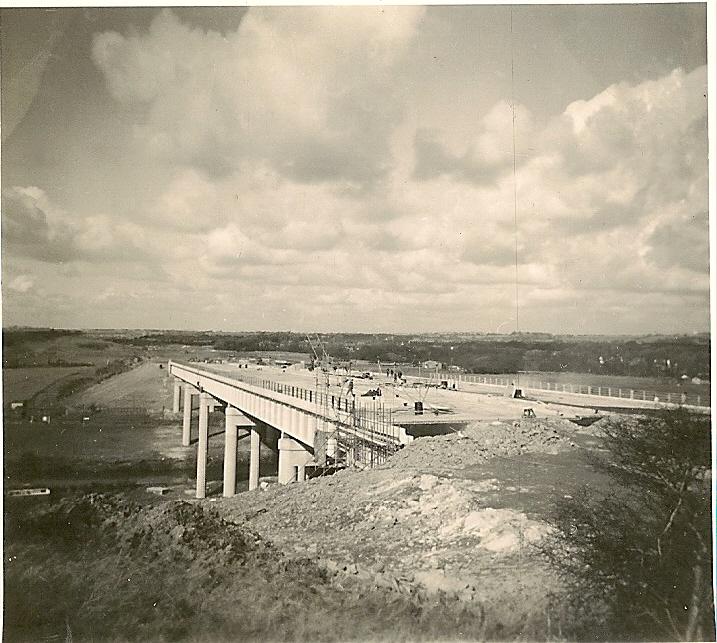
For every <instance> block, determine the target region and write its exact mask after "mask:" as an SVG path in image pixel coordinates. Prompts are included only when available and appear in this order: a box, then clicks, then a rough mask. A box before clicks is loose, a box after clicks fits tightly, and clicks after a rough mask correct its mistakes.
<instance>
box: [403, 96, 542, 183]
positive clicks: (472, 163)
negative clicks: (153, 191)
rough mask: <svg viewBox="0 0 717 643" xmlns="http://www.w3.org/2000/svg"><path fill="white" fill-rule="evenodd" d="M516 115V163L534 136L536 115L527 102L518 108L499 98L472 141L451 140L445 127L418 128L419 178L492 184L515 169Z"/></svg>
mask: <svg viewBox="0 0 717 643" xmlns="http://www.w3.org/2000/svg"><path fill="white" fill-rule="evenodd" d="M514 117H515V125H516V133H517V132H518V131H519V132H520V138H518V137H517V135H516V141H515V143H516V154H515V160H516V165H521V164H522V163H523V162H524V161H525V159H526V151H527V149H528V148H527V147H526V143H527V142H529V141H530V140H531V138H532V133H533V118H532V115H531V113H530V112H529V110H528V109H527V108H525V107H524V106H523V105H516V106H515V108H513V106H512V105H511V104H510V103H508V102H507V101H499V102H497V103H496V104H495V105H494V106H493V107H492V108H491V110H490V111H489V112H488V113H486V114H485V115H484V116H483V118H481V119H480V121H479V123H478V127H477V133H476V135H475V137H474V138H473V139H472V140H470V141H467V142H466V141H459V142H454V141H451V137H450V133H449V132H445V131H435V130H434V131H431V130H418V131H417V132H416V137H415V148H416V165H415V169H414V175H415V177H416V178H417V179H418V180H425V179H431V178H435V177H439V176H443V175H449V176H451V177H453V178H455V179H457V180H462V181H468V182H472V183H477V184H485V185H491V184H493V183H495V181H496V180H497V179H498V178H499V177H500V176H501V175H502V174H504V173H506V172H508V171H512V169H513V118H514Z"/></svg>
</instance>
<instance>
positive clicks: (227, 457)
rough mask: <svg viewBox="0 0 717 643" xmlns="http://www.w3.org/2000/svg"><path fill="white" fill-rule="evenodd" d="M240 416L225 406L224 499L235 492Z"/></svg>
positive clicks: (230, 407)
mask: <svg viewBox="0 0 717 643" xmlns="http://www.w3.org/2000/svg"><path fill="white" fill-rule="evenodd" d="M241 417H242V414H241V413H240V412H239V410H238V409H235V408H234V407H233V406H227V409H226V411H225V418H226V419H225V424H224V489H223V495H224V497H225V498H231V497H232V496H234V495H236V492H237V425H238V423H239V419H240V418H241Z"/></svg>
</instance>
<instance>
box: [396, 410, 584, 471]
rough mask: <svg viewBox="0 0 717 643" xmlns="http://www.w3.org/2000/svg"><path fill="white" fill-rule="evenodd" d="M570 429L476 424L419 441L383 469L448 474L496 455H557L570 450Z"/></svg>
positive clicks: (564, 425) (559, 424)
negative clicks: (559, 452) (563, 450)
mask: <svg viewBox="0 0 717 643" xmlns="http://www.w3.org/2000/svg"><path fill="white" fill-rule="evenodd" d="M570 426H571V425H570V424H569V422H567V421H566V420H563V419H540V420H538V419H527V420H522V421H516V422H501V421H495V422H475V423H473V424H471V425H469V426H468V427H466V428H465V429H464V430H463V431H459V432H457V433H453V434H450V435H443V436H439V437H434V438H421V439H420V440H416V441H414V442H413V443H411V444H410V445H409V446H408V447H406V448H404V449H402V450H401V451H399V452H398V453H397V454H395V455H394V456H393V457H392V458H391V459H390V460H389V461H388V462H386V464H385V465H383V467H384V468H387V469H412V468H413V469H420V470H424V469H429V470H431V471H433V472H440V473H447V472H449V471H451V470H455V469H462V468H464V467H469V466H473V465H476V464H479V463H480V462H484V461H485V460H487V459H488V458H492V457H493V456H496V455H501V456H508V455H517V454H519V453H557V452H558V451H560V450H562V449H567V448H569V447H570V439H569V437H568V435H569V433H568V432H569V431H570V428H569V427H570Z"/></svg>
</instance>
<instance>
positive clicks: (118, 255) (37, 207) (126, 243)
mask: <svg viewBox="0 0 717 643" xmlns="http://www.w3.org/2000/svg"><path fill="white" fill-rule="evenodd" d="M2 223H3V226H2V241H3V252H5V253H8V254H10V255H14V256H20V257H31V258H33V259H36V260H39V261H42V262H48V263H63V262H72V261H89V262H93V263H96V262H104V261H134V260H136V259H138V258H141V257H142V256H145V254H146V252H147V248H146V247H144V244H143V239H144V235H145V232H144V230H143V229H142V227H141V226H139V225H137V224H134V223H131V222H124V221H115V220H114V219H113V218H112V217H110V216H108V215H95V216H88V217H82V218H72V217H71V216H70V215H69V214H68V213H67V212H64V211H63V210H62V209H61V208H58V207H57V206H56V205H54V204H53V203H52V201H51V200H50V199H49V198H48V196H47V195H46V194H45V192H44V191H43V190H41V189H40V188H38V187H35V186H29V187H20V186H15V187H12V188H9V189H7V190H5V191H3V209H2Z"/></svg>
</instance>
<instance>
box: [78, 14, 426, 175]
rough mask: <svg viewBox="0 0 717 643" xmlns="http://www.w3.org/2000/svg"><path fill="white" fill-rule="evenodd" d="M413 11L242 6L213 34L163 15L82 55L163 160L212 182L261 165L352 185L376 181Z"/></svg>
mask: <svg viewBox="0 0 717 643" xmlns="http://www.w3.org/2000/svg"><path fill="white" fill-rule="evenodd" d="M423 12H424V9H423V8H418V7H361V8H348V7H335V8H327V7H322V8H281V9H271V8H253V9H252V10H251V11H250V12H248V13H247V14H246V15H245V17H244V19H243V20H242V21H241V23H240V25H239V28H238V30H237V31H236V32H235V33H227V34H225V35H223V36H222V35H220V34H218V33H216V32H212V31H203V30H201V29H191V28H190V27H189V26H187V25H185V24H183V23H182V22H180V20H179V19H178V18H177V17H176V16H175V15H174V14H173V13H172V12H171V11H169V10H166V11H163V12H162V13H160V14H159V15H158V16H157V18H156V19H155V20H154V21H153V22H152V24H151V26H150V28H149V31H148V32H147V33H143V34H134V35H130V36H125V35H122V34H119V33H116V32H105V33H101V34H98V35H97V36H96V37H95V40H94V43H93V48H92V53H93V59H94V61H95V63H96V64H97V66H98V67H99V68H100V70H101V71H102V72H103V74H104V75H105V78H106V80H107V86H108V88H109V90H110V92H111V93H112V95H113V96H114V97H115V98H116V99H117V100H119V101H122V102H125V103H129V104H133V103H136V104H141V105H145V106H146V109H147V119H146V122H145V123H144V131H143V132H142V134H143V136H145V137H146V138H147V140H148V144H149V146H150V147H151V148H152V149H153V150H154V152H156V153H157V154H158V155H159V156H160V157H162V158H165V159H172V160H173V161H175V162H181V163H185V164H187V165H193V166H196V167H199V168H202V169H203V170H204V171H205V172H208V173H209V174H210V175H212V176H225V175H226V174H228V173H230V172H232V171H233V170H235V169H237V167H238V166H239V164H240V162H241V161H242V160H243V159H251V160H256V161H265V162H268V163H270V164H271V165H272V167H273V168H274V169H276V170H277V171H279V172H281V173H282V174H283V175H285V176H288V177H292V178H293V179H295V180H297V181H301V182H322V181H336V180H343V181H345V182H346V183H347V184H348V185H353V186H357V187H361V186H363V185H366V184H370V183H372V182H373V181H375V180H377V179H378V178H380V177H381V176H382V175H384V174H385V172H386V169H387V162H388V159H387V157H388V143H387V139H388V135H389V134H390V131H391V128H392V125H393V123H395V121H396V119H397V118H398V117H399V116H400V113H401V111H402V109H403V98H402V96H401V93H400V91H399V90H398V88H397V87H396V86H395V83H394V82H393V80H392V78H391V75H390V74H389V73H388V72H389V70H390V69H391V67H392V65H393V64H394V63H395V61H396V60H397V59H399V58H400V57H401V56H402V55H403V54H404V52H405V49H406V46H407V44H408V43H409V42H410V41H411V39H412V37H413V35H414V34H415V31H416V29H417V25H418V24H419V22H420V20H421V18H422V15H423ZM367 71H368V72H370V73H367ZM379 96H380V100H375V98H376V97H379Z"/></svg>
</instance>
